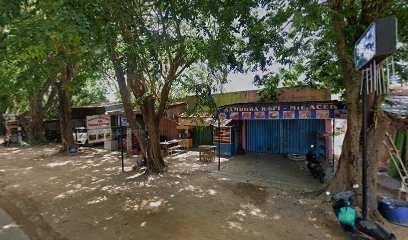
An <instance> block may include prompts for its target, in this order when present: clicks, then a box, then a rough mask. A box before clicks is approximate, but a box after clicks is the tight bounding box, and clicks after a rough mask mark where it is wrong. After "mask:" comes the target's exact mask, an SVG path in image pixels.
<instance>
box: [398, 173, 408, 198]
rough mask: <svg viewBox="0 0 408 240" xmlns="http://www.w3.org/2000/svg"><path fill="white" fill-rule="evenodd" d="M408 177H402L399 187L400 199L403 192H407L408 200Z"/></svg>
mask: <svg viewBox="0 0 408 240" xmlns="http://www.w3.org/2000/svg"><path fill="white" fill-rule="evenodd" d="M407 180H408V178H407V177H403V178H402V179H401V187H400V188H399V189H398V199H401V193H405V200H406V201H408V188H407V183H408V182H407Z"/></svg>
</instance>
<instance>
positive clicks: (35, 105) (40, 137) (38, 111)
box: [28, 91, 45, 144]
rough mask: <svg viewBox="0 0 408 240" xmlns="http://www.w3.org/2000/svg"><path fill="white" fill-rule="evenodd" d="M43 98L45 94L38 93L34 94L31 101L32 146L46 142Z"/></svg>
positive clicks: (30, 135)
mask: <svg viewBox="0 0 408 240" xmlns="http://www.w3.org/2000/svg"><path fill="white" fill-rule="evenodd" d="M43 97H44V94H43V92H42V91H38V92H36V93H34V95H33V96H32V98H31V99H30V110H31V117H30V124H29V133H28V136H29V141H30V144H38V143H44V142H45V136H44V127H43V120H44V109H43V103H42V98H43Z"/></svg>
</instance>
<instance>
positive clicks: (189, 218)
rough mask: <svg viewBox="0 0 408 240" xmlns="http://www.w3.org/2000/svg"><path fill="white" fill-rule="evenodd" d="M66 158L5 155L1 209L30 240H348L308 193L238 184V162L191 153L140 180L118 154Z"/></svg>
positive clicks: (49, 153)
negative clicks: (211, 159) (206, 160)
mask: <svg viewBox="0 0 408 240" xmlns="http://www.w3.org/2000/svg"><path fill="white" fill-rule="evenodd" d="M58 150H59V146H58V145H47V146H42V147H28V148H4V147H0V208H2V209H3V210H4V211H5V212H7V213H8V214H9V215H10V216H11V217H12V218H13V219H14V221H15V222H16V224H17V225H18V226H19V227H20V228H21V229H23V230H24V232H25V233H26V234H27V235H28V236H29V237H30V238H31V239H41V240H43V239H44V240H45V239H81V240H82V239H87V240H93V239H98V240H103V239H189V240H191V239H194V240H196V239H197V240H199V239H220V240H221V239H234V240H238V239H345V236H344V233H343V232H342V230H341V229H340V227H339V225H338V224H337V222H336V220H335V217H334V214H333V213H332V211H331V209H330V207H329V204H328V203H327V202H325V201H324V200H323V199H321V198H315V197H314V195H313V194H310V193H304V191H303V190H302V188H303V187H302V185H290V184H289V185H285V184H282V182H280V181H275V180H276V179H275V180H274V179H272V180H270V181H268V179H265V182H263V181H259V179H255V180H256V181H253V180H254V179H247V178H245V177H243V178H242V179H239V178H236V177H234V176H237V175H240V174H238V172H237V171H236V169H235V168H234V167H233V166H235V165H236V163H238V162H239V161H242V160H239V159H238V160H236V162H235V163H234V158H230V159H222V160H223V161H222V163H221V164H222V169H221V170H222V171H221V173H217V172H218V171H216V170H215V169H216V168H217V163H216V162H214V163H210V164H206V163H201V162H199V161H198V153H196V152H187V153H185V154H182V155H179V156H177V157H174V158H167V159H166V161H167V164H168V166H169V169H168V171H167V172H166V173H164V174H159V175H150V176H145V175H142V176H140V175H139V174H138V173H137V172H134V171H133V172H132V171H130V166H131V164H132V163H131V162H132V161H131V160H129V159H127V160H126V166H127V167H126V171H128V172H126V173H122V172H121V162H120V153H118V152H109V151H105V150H102V149H86V150H84V151H83V152H80V153H78V154H76V155H68V154H65V153H58ZM253 164H255V165H256V161H254V162H253ZM255 165H254V166H253V168H250V169H248V171H249V172H250V171H256V169H259V168H256V166H255ZM278 165H279V164H278ZM247 168H248V166H246V167H245V169H247ZM272 168H273V166H272V167H271V169H272ZM261 169H265V168H261ZM299 170H300V171H303V172H302V174H306V173H305V172H306V170H304V169H303V170H302V169H301V168H299ZM265 171H266V170H265ZM222 173H224V175H222ZM249 175H251V174H249ZM297 175H298V174H294V177H292V180H293V179H295V180H296V176H297ZM309 177H310V176H309ZM279 180H282V177H279ZM283 180H284V179H283ZM263 183H265V184H263ZM305 189H306V188H305ZM387 227H389V228H391V226H390V225H387ZM391 230H392V231H393V232H394V233H396V235H397V236H398V237H399V238H398V239H408V231H406V229H404V228H399V227H392V228H391ZM0 232H1V229H0ZM404 237H405V238H404Z"/></svg>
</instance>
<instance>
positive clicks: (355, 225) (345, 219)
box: [326, 185, 396, 240]
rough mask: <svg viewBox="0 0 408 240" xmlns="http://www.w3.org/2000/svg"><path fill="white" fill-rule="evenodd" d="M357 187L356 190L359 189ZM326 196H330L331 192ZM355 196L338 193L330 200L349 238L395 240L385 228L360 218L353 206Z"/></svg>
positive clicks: (348, 192) (358, 239) (355, 239)
mask: <svg viewBox="0 0 408 240" xmlns="http://www.w3.org/2000/svg"><path fill="white" fill-rule="evenodd" d="M356 186H357V187H358V185H356ZM356 186H354V188H357V187H356ZM326 194H327V195H328V196H330V192H326ZM354 196H355V195H354V192H353V191H347V192H339V193H336V194H334V195H333V196H332V197H331V199H330V202H331V203H332V208H333V211H334V214H335V215H336V217H337V220H338V221H339V223H340V225H341V226H342V228H343V230H344V231H345V232H346V233H347V235H348V236H349V238H350V239H353V240H395V239H396V237H395V235H394V234H392V233H390V232H388V231H387V230H386V229H385V228H384V227H382V226H380V225H379V224H377V223H375V222H373V221H371V220H368V219H364V218H362V217H359V216H358V214H357V213H356V210H355V208H354V206H353V201H354Z"/></svg>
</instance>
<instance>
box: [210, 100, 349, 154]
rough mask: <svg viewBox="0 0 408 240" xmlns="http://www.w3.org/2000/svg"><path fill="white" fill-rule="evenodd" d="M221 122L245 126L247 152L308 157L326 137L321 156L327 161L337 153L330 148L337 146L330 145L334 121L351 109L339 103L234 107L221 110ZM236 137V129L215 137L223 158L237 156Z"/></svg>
mask: <svg viewBox="0 0 408 240" xmlns="http://www.w3.org/2000/svg"><path fill="white" fill-rule="evenodd" d="M219 118H220V120H221V122H223V121H226V120H229V121H231V120H233V122H241V123H242V124H241V125H242V126H241V129H240V130H241V132H242V134H241V136H239V137H240V138H241V139H240V140H241V141H240V144H241V145H242V146H241V147H242V148H243V149H244V150H245V151H246V152H261V153H278V154H306V152H307V151H308V149H309V148H310V146H311V145H314V146H317V145H318V143H319V142H318V141H319V139H323V138H318V135H321V134H322V133H323V134H324V136H325V141H326V142H324V144H323V140H322V143H321V144H320V146H321V149H322V152H321V153H322V154H324V155H325V157H327V156H329V151H328V150H330V151H332V149H333V147H332V146H330V148H329V147H328V146H327V145H328V144H330V143H331V144H333V143H332V141H330V142H329V141H327V134H328V132H329V133H331V134H332V132H333V131H332V126H333V125H334V119H336V118H341V119H346V118H347V106H346V104H345V103H344V102H339V101H325V102H286V103H283V102H282V103H281V102H263V103H251V104H233V105H227V106H223V107H220V108H219ZM234 120H235V121H234ZM237 126H238V125H237ZM216 132H217V131H214V134H215V133H216ZM235 135H236V134H234V128H232V127H227V126H224V125H222V126H221V129H220V134H219V136H218V135H214V144H215V145H218V140H220V142H221V143H220V145H221V147H220V149H221V155H227V154H231V155H233V154H234V149H238V148H237V147H236V148H234V147H231V146H233V145H234V142H235V143H236V142H238V141H236V139H234V137H235ZM332 136H334V135H333V134H332ZM323 145H324V146H323ZM238 147H240V146H238ZM323 148H324V149H323ZM323 150H324V151H323ZM330 156H331V154H330Z"/></svg>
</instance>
